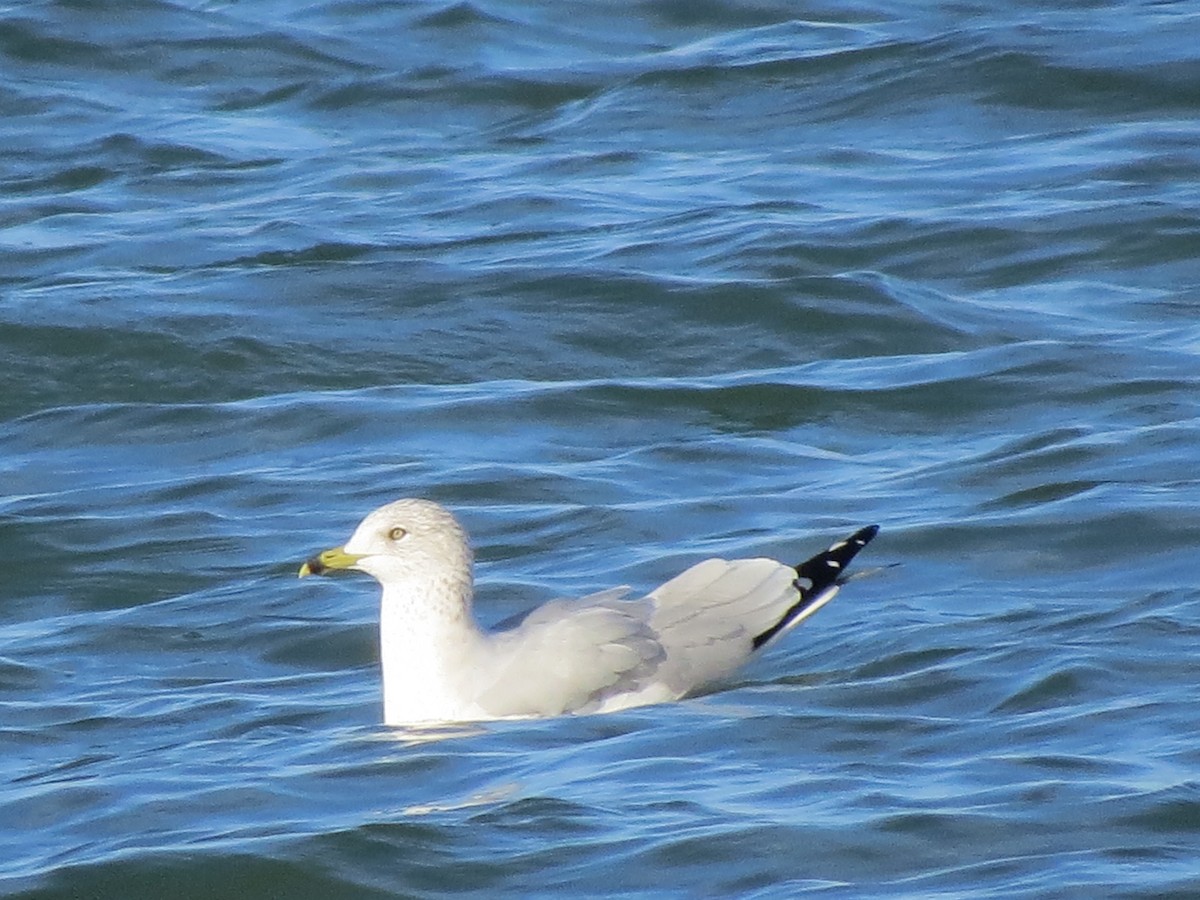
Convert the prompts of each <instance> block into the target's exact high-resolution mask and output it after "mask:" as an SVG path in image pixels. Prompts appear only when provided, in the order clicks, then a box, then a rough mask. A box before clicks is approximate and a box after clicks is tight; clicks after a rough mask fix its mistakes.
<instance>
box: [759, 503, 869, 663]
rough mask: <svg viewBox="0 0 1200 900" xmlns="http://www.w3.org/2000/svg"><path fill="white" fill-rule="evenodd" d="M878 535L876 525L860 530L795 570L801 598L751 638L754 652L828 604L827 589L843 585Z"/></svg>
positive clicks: (828, 592) (828, 594)
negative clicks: (853, 563) (856, 560)
mask: <svg viewBox="0 0 1200 900" xmlns="http://www.w3.org/2000/svg"><path fill="white" fill-rule="evenodd" d="M877 534H879V526H878V525H868V526H866V527H865V528H860V529H858V531H856V532H854V534H852V535H850V537H848V538H845V539H844V540H840V541H838V542H837V543H836V544H834V545H833V546H832V547H830V548H829V549H828V550H826V551H824V552H823V553H818V554H817V555H816V556H814V557H812V558H811V559H806V560H805V561H804V562H802V563H800V565H798V566H796V590H798V591H799V592H800V598H799V599H798V600H797V601H796V602H795V603H794V604H793V605H792V606H791V607H790V608H789V609H788V611H787V612H786V613H784V615H783V617H782V618H781V619H780V620H779V621H778V622H776V623H775V624H774V625H772V626H771V627H770V628H768V629H767V630H766V631H764V632H763V633H762V634H760V635H758V636H757V637H755V638H754V649H755V650H757V649H758V648H759V647H761V646H762V645H763V644H765V643H767V642H768V641H769V640H771V638H773V637H775V636H776V635H777V634H779V633H780V632H781V631H784V630H785V629H786V628H787V627H788V626H789V625H792V624H793V623H795V622H797V621H799V620H800V619H802V618H804V616H805V614H806V613H808V612H809V611H810V610H811V611H812V612H815V611H816V609H819V608H820V605H821V604H822V601H823V600H828V598H829V596H830V588H836V586H837V585H839V584H841V583H842V581H843V580H844V579H845V577H846V568H847V567H848V566H849V565H850V563H851V561H852V560H853V559H854V557H856V556H857V555H858V553H859V551H860V550H862V548H863V547H865V546H867V544H869V543H871V540H872V539H873V538H874V537H875V535H877ZM814 607H815V608H814Z"/></svg>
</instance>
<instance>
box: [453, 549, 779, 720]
mask: <svg viewBox="0 0 1200 900" xmlns="http://www.w3.org/2000/svg"><path fill="white" fill-rule="evenodd" d="M795 581H796V570H795V569H793V568H791V567H790V566H786V565H784V564H783V563H779V562H775V561H774V560H769V559H741V560H732V561H728V560H723V559H710V560H706V561H705V562H702V563H699V564H697V565H695V566H692V568H690V569H688V570H687V571H685V572H683V573H682V574H681V575H679V576H677V577H675V578H673V579H671V580H670V581H668V582H667V583H666V584H664V585H662V586H661V587H659V588H657V589H656V590H654V591H653V592H651V593H650V594H649V595H648V596H647V597H643V598H641V599H637V600H622V599H621V598H622V597H623V596H624V595H625V594H626V593H627V591H628V589H627V588H618V589H615V590H610V591H604V592H602V593H599V594H593V595H591V596H588V597H584V598H582V599H579V600H552V601H550V602H549V603H547V604H545V605H544V606H541V607H539V608H538V609H536V610H534V611H533V612H532V613H530V614H529V615H528V616H527V617H526V618H525V619H524V621H522V622H521V623H520V624H519V625H517V626H516V627H514V628H512V629H509V630H507V631H501V632H499V633H496V634H493V635H492V636H491V640H490V645H489V662H488V664H487V665H486V666H483V667H482V671H481V672H480V676H481V677H480V681H479V684H480V686H481V688H480V690H479V691H478V692H477V694H476V702H477V703H478V704H479V705H480V706H481V707H482V708H483V709H484V710H485V711H486V712H488V713H489V714H490V715H494V716H550V715H559V714H561V713H566V712H593V711H596V710H601V709H616V708H620V707H622V706H631V705H636V704H639V703H647V702H656V701H661V700H670V699H676V698H678V697H682V696H683V695H684V694H686V693H687V692H688V691H691V690H694V689H696V688H699V687H701V686H703V685H705V684H707V683H709V682H711V681H715V680H717V679H719V678H721V677H723V676H725V675H728V674H729V673H730V672H732V671H733V670H735V669H736V668H737V667H738V666H740V665H741V664H742V663H743V662H745V661H746V659H747V658H749V656H750V655H751V653H753V651H754V649H755V646H756V645H755V643H754V640H755V637H756V636H758V635H760V634H762V633H764V632H766V631H767V630H769V629H770V628H772V627H773V626H775V625H776V624H777V623H778V622H779V621H780V619H781V618H782V617H784V616H785V615H786V614H787V612H788V610H789V609H790V608H791V607H792V606H794V604H795V602H796V600H797V597H798V596H799V591H798V590H797V588H796V586H795Z"/></svg>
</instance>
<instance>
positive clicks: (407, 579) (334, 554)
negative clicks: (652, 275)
mask: <svg viewBox="0 0 1200 900" xmlns="http://www.w3.org/2000/svg"><path fill="white" fill-rule="evenodd" d="M878 530H879V527H878V526H877V525H871V526H868V527H866V528H862V529H860V530H858V531H856V532H855V533H854V534H852V535H851V536H850V537H848V538H846V539H845V540H844V541H839V542H838V543H836V544H834V545H833V546H832V547H830V548H829V549H828V550H826V551H825V552H824V553H818V554H817V555H816V556H814V557H812V559H809V560H808V561H806V562H803V563H801V564H800V565H798V566H789V565H786V564H785V563H781V562H777V561H775V560H773V559H761V558H760V559H734V560H724V559H709V560H705V561H704V562H701V563H697V564H696V565H694V566H692V567H691V568H690V569H688V570H687V571H685V572H683V573H682V574H680V575H677V576H676V577H675V578H672V579H671V580H670V581H668V582H667V583H666V584H663V585H662V586H660V587H657V588H655V589H654V590H653V591H651V592H650V593H649V594H647V595H646V596H644V597H641V598H638V599H632V600H628V599H623V598H624V597H625V595H626V594H628V592H629V588H626V587H620V588H613V589H611V590H607V591H601V592H600V593H597V594H591V595H589V596H587V597H583V598H580V599H578V600H552V601H550V602H549V603H546V604H545V605H543V606H540V607H538V608H537V609H535V610H533V612H531V613H530V614H529V615H528V616H526V617H525V618H524V619H523V620H522V621H520V622H519V623H518V624H516V625H514V626H513V627H510V628H507V629H504V630H499V631H495V632H490V633H489V632H485V631H483V630H482V629H481V628H480V627H479V625H478V623H477V622H476V621H475V616H474V614H473V612H472V610H471V602H472V598H473V595H474V587H473V579H472V574H471V548H470V544H469V542H468V540H467V535H466V532H465V531H464V530H463V528H462V526H460V525H459V524H458V522H457V521H456V520H455V518H454V516H452V515H451V514H450V512H449V511H448V510H446V509H445V508H443V507H441V506H439V505H438V504H436V503H433V502H431V501H428V500H397V501H396V502H394V503H389V504H387V505H386V506H382V507H380V508H379V509H377V510H375V511H374V512H373V513H371V514H370V515H368V516H367V517H366V518H365V519H363V521H362V523H361V524H360V525H359V526H358V528H356V529H355V531H354V534H353V535H351V537H350V540H348V541H347V542H346V544H345V546H344V547H336V548H334V549H332V550H326V551H325V552H324V553H321V554H320V555H318V556H315V557H313V558H312V559H310V560H309V561H308V562H306V563H305V564H304V565H303V566H301V568H300V577H301V578H303V577H304V576H306V575H324V574H327V573H330V572H337V571H341V570H347V569H354V570H358V571H360V572H366V573H367V574H368V575H371V576H373V577H374V578H375V579H376V580H377V581H378V582H379V583H380V584H381V585H382V586H383V598H382V605H381V610H380V622H379V630H380V657H381V662H382V668H383V706H384V720H385V722H386V723H387V724H388V725H411V724H420V723H433V722H472V721H483V720H488V719H503V718H517V717H533V716H554V715H561V714H564V713H593V712H610V711H612V710H617V709H625V708H628V707H631V706H642V705H645V704H649V703H660V702H663V701H667V700H677V699H679V698H681V697H683V696H685V695H687V694H689V693H692V692H695V691H696V690H698V689H700V688H702V687H704V686H705V685H708V684H711V683H712V682H714V681H716V680H718V679H720V678H723V677H725V676H727V675H729V674H730V673H731V672H733V671H734V670H735V669H737V668H738V667H739V666H740V665H741V664H742V663H744V662H745V661H746V660H747V659H749V658H750V656H751V655H752V654H754V652H755V651H757V650H759V649H760V648H762V647H763V646H765V645H766V644H768V643H770V642H771V641H772V640H774V639H775V638H777V637H779V635H781V634H783V633H784V632H785V631H787V630H788V629H790V628H792V627H794V626H796V625H798V624H799V623H800V622H802V621H803V620H804V619H806V618H808V617H809V616H811V615H812V614H813V613H814V612H816V611H817V610H818V609H820V608H821V607H822V606H824V605H825V604H826V603H828V602H829V601H830V600H831V599H833V596H834V594H836V593H837V592H838V588H839V587H840V586H841V584H842V582H843V580H844V570H845V568H846V566H847V565H848V564H849V562H850V560H852V559H853V558H854V556H855V554H857V553H858V551H859V550H861V549H862V548H863V547H865V546H866V545H867V543H868V542H869V541H870V540H871V538H873V537H874V536H875V534H876V532H877V531H878Z"/></svg>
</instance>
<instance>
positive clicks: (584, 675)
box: [475, 588, 665, 716]
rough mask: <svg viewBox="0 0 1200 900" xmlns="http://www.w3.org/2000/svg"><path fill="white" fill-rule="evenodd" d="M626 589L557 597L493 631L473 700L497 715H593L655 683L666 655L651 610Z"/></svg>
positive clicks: (645, 602)
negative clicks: (516, 622) (508, 626)
mask: <svg viewBox="0 0 1200 900" xmlns="http://www.w3.org/2000/svg"><path fill="white" fill-rule="evenodd" d="M628 591H629V589H628V588H614V589H612V590H607V591H602V592H600V593H598V594H592V595H590V596H587V597H583V598H581V599H578V600H552V601H550V602H549V603H547V604H545V605H543V606H540V607H538V608H537V609H535V610H534V611H533V612H532V613H530V614H529V615H528V616H527V617H526V618H525V619H524V620H523V621H522V622H521V623H520V624H519V625H517V626H516V627H514V628H511V629H509V630H507V631H501V632H498V633H495V634H493V635H491V636H490V641H489V647H488V657H489V661H488V664H487V665H486V666H484V667H483V672H482V673H481V679H480V685H481V689H480V690H479V691H478V692H477V694H476V698H475V699H476V702H477V703H478V704H479V705H480V707H482V708H483V709H484V710H485V711H487V712H488V713H489V714H491V715H494V716H551V715H559V714H561V713H567V712H591V711H594V710H596V709H599V708H601V706H603V705H604V703H605V701H606V700H607V699H608V698H610V697H612V696H614V695H621V694H626V693H629V692H630V691H636V690H637V689H638V687H639V686H640V685H642V684H644V683H646V682H647V681H650V680H652V679H653V673H654V670H655V669H656V668H657V667H658V665H659V663H660V662H661V661H662V660H663V658H664V656H665V653H664V650H663V647H662V645H661V644H660V643H659V642H658V639H657V637H656V636H655V634H654V631H653V629H652V628H651V626H650V616H651V615H652V613H653V607H652V605H651V604H650V603H649V602H648V601H647V600H645V599H642V600H622V599H621V598H622V597H624V596H625V595H626V594H627V593H628Z"/></svg>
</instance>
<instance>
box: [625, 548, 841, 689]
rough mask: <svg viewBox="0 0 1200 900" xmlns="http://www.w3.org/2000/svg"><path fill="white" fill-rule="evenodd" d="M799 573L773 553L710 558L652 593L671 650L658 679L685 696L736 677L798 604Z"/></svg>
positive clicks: (659, 630) (656, 619) (661, 635)
mask: <svg viewBox="0 0 1200 900" xmlns="http://www.w3.org/2000/svg"><path fill="white" fill-rule="evenodd" d="M796 574H797V573H796V570H795V569H794V568H792V567H791V566H788V565H784V564H783V563H781V562H777V561H775V560H773V559H735V560H724V559H709V560H705V561H704V562H702V563H698V564H696V565H694V566H692V567H691V568H690V569H688V570H687V571H686V572H683V573H682V574H680V575H678V576H676V577H675V578H672V579H671V580H670V581H668V582H667V583H666V584H664V585H662V586H661V587H659V588H657V589H655V590H654V591H652V592H651V593H650V597H649V599H650V600H651V601H652V602H653V603H654V605H655V612H654V615H653V617H652V618H651V620H650V625H651V627H652V629H653V630H654V633H655V634H656V635H657V636H658V640H659V642H660V643H661V644H662V646H663V649H664V650H665V652H666V657H665V659H664V662H663V663H662V665H661V666H660V667H659V669H658V671H657V673H656V677H657V678H658V679H659V680H660V681H661V682H663V683H664V684H666V685H667V686H668V687H669V688H670V689H671V690H672V691H673V692H675V693H676V695H677V696H681V695H683V694H685V693H687V692H688V691H692V690H695V689H697V688H699V687H702V686H704V685H706V684H708V683H710V682H712V681H716V680H718V679H720V678H723V677H725V676H726V675H729V674H730V673H731V672H733V671H734V670H735V669H737V668H738V667H739V666H740V665H742V664H743V663H744V662H745V661H746V660H747V659H749V658H750V656H751V654H752V653H753V652H754V651H755V649H757V647H758V646H760V644H759V643H756V638H758V637H759V636H760V635H762V634H764V633H767V632H768V631H770V630H771V629H772V628H774V627H775V626H777V625H778V624H779V622H780V621H781V620H782V619H784V618H785V617H786V616H787V615H788V613H789V611H790V610H791V609H793V608H794V607H795V605H796V602H797V600H799V599H800V589H799V588H798V587H797V585H796ZM835 590H836V589H835ZM830 596H832V594H831V595H830Z"/></svg>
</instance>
